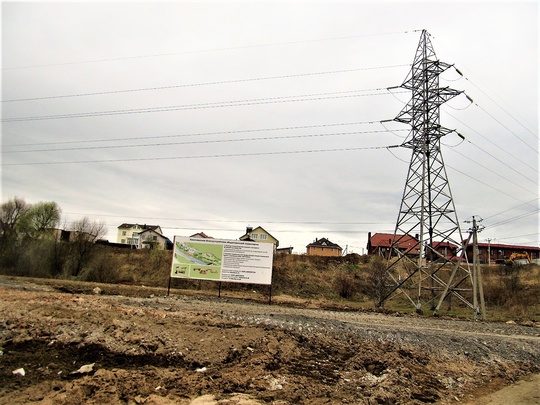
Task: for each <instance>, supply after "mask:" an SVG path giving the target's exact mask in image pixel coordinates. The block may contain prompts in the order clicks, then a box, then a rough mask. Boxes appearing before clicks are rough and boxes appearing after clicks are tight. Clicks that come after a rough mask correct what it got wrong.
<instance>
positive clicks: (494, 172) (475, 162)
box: [449, 142, 538, 193]
mask: <svg viewBox="0 0 540 405" xmlns="http://www.w3.org/2000/svg"><path fill="white" fill-rule="evenodd" d="M469 143H470V144H471V145H473V146H475V147H477V148H478V149H480V150H481V151H483V152H485V151H484V150H483V149H482V148H480V147H478V146H476V145H474V144H473V143H472V142H469ZM449 150H451V151H453V152H454V153H457V154H458V155H460V156H461V157H463V158H464V159H467V160H468V161H470V162H473V163H474V164H475V165H478V166H480V167H482V168H484V169H486V170H488V171H489V172H491V173H493V174H494V175H496V176H497V177H499V178H501V179H504V180H506V181H508V182H510V183H512V184H513V185H515V186H518V187H520V188H521V189H523V190H525V191H528V192H529V193H530V192H531V190H530V189H527V188H526V187H524V186H521V185H519V184H517V183H516V182H515V181H512V180H510V179H507V178H506V177H504V176H503V175H502V174H501V173H500V172H497V171H493V170H491V169H489V168H488V167H487V166H485V165H483V164H482V163H480V162H479V161H478V160H476V159H471V158H470V157H468V156H465V155H464V154H463V153H461V152H459V151H457V150H455V149H453V148H450V149H449ZM485 153H487V152H485ZM487 154H488V155H489V156H491V157H492V158H494V159H496V160H497V161H498V162H499V163H502V164H504V165H505V166H506V167H508V168H509V169H511V170H512V171H514V172H515V173H517V174H518V175H519V176H521V177H523V178H524V179H525V180H528V181H530V182H531V183H533V184H534V185H535V186H538V183H537V182H536V181H534V180H532V179H529V178H528V177H527V176H525V175H524V174H523V173H522V172H520V171H519V170H516V169H514V168H513V167H511V166H509V165H508V164H506V163H505V162H502V161H501V160H499V159H497V158H496V157H494V156H493V155H490V154H489V153H487Z"/></svg>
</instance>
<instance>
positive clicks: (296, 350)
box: [0, 277, 540, 405]
mask: <svg viewBox="0 0 540 405" xmlns="http://www.w3.org/2000/svg"><path fill="white" fill-rule="evenodd" d="M122 288H123V289H124V290H123V291H124V293H125V294H124V295H108V294H105V293H104V292H106V291H103V290H102V291H100V290H95V291H94V292H95V293H94V294H85V293H83V292H85V291H92V290H91V289H90V288H89V287H88V285H87V284H84V283H78V284H77V283H65V282H63V281H60V280H56V281H49V282H47V283H45V282H43V283H40V282H31V281H30V280H24V279H20V278H7V277H0V350H1V353H2V354H1V356H0V403H1V404H28V403H40V404H73V403H79V404H103V403H108V404H199V405H201V404H210V403H214V404H215V403H220V404H257V403H260V404H262V403H272V404H283V405H284V404H338V403H339V404H347V403H348V404H425V403H441V404H442V403H456V402H460V403H464V402H465V403H467V402H470V401H475V402H476V403H479V402H477V401H478V398H477V395H479V394H480V393H481V394H487V393H489V392H491V391H494V390H496V389H498V388H501V387H503V386H505V385H507V384H509V383H510V382H513V381H516V380H517V379H519V378H520V377H527V376H529V378H532V377H530V375H531V373H534V372H538V371H540V344H539V343H540V329H539V328H537V327H534V326H528V327H527V326H522V325H516V324H505V323H488V322H473V321H459V320H454V319H445V318H438V319H436V318H427V317H420V316H414V315H410V316H403V315H400V314H390V315H384V314H380V313H371V312H338V311H328V310H326V311H325V310H320V309H316V308H310V309H306V308H292V307H290V306H283V305H276V304H274V305H268V304H264V303H260V302H253V301H248V300H237V299H231V298H222V299H218V298H217V297H201V296H187V295H183V294H180V292H179V291H173V294H172V295H171V296H169V297H165V296H164V295H163V294H162V291H159V292H158V291H155V292H154V293H151V294H149V293H148V292H149V291H148V289H142V288H140V287H129V286H124V287H122ZM128 295H129V296H128ZM83 366H86V367H83ZM20 369H24V375H22V372H21V371H20ZM14 372H15V373H14ZM482 390H483V391H482ZM533 403H534V402H533Z"/></svg>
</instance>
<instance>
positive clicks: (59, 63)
mask: <svg viewBox="0 0 540 405" xmlns="http://www.w3.org/2000/svg"><path fill="white" fill-rule="evenodd" d="M414 32H418V30H413V31H400V32H387V33H379V34H362V35H348V36H342V37H332V38H321V39H306V40H298V41H286V42H274V43H268V44H255V45H241V46H230V47H224V48H214V49H199V50H193V51H180V52H168V53H156V54H151V55H135V56H124V57H116V58H104V59H94V60H87V61H72V62H58V63H48V64H41V65H30V66H12V67H4V68H2V70H17V69H34V68H42V67H53V66H66V65H80V64H86V63H102V62H114V61H121V60H134V59H146V58H155V57H163V56H175V55H188V54H196V53H206V52H222V51H232V50H238V49H250V48H264V47H271V46H280V45H295V44H304V43H315V42H325V41H339V40H345V39H356V38H367V37H376V36H385V35H396V34H409V33H414Z"/></svg>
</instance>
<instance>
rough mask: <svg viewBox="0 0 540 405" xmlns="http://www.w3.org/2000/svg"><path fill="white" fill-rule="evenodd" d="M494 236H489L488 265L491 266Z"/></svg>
mask: <svg viewBox="0 0 540 405" xmlns="http://www.w3.org/2000/svg"><path fill="white" fill-rule="evenodd" d="M493 239H494V238H487V239H486V240H487V243H488V262H487V264H488V266H491V241H492V240H493Z"/></svg>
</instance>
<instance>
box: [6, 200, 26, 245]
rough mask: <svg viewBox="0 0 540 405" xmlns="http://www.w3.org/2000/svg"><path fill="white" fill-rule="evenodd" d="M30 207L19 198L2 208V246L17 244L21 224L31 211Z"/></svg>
mask: <svg viewBox="0 0 540 405" xmlns="http://www.w3.org/2000/svg"><path fill="white" fill-rule="evenodd" d="M30 207H31V206H30V205H29V204H27V203H26V201H24V199H22V198H19V197H14V198H13V199H11V200H8V201H6V202H4V203H2V205H1V206H0V242H2V243H1V244H0V246H1V247H4V248H5V247H7V246H10V245H12V244H13V243H15V241H16V240H17V236H18V231H19V228H20V224H21V218H23V217H24V215H25V214H26V213H27V211H28V210H29V209H30Z"/></svg>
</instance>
